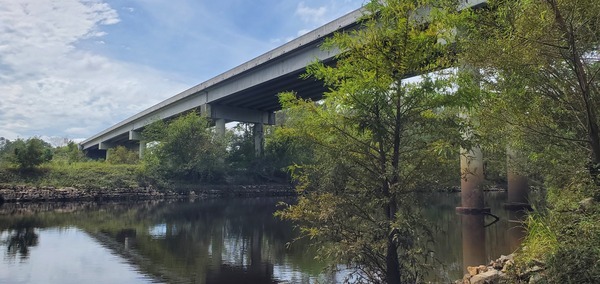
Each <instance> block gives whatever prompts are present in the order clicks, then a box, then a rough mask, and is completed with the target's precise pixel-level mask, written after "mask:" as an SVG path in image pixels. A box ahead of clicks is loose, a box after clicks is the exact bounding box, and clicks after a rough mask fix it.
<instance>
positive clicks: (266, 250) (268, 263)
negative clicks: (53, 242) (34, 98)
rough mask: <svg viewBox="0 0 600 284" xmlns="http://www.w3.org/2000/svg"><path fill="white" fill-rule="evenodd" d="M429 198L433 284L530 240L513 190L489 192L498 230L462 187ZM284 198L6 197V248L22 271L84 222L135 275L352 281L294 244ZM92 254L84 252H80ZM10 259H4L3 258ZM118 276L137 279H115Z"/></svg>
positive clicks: (86, 234)
mask: <svg viewBox="0 0 600 284" xmlns="http://www.w3.org/2000/svg"><path fill="white" fill-rule="evenodd" d="M427 198H428V200H429V201H430V202H429V204H431V205H430V207H427V208H424V213H425V216H426V217H427V219H428V220H429V222H430V223H431V228H432V232H433V234H434V240H435V241H434V243H433V244H432V251H434V252H435V253H434V258H435V259H436V261H437V262H436V265H435V267H439V268H436V269H434V270H433V272H432V273H431V275H430V279H429V280H431V281H436V282H438V283H448V282H452V281H453V280H455V279H459V278H461V277H462V275H463V273H464V272H465V271H464V267H465V266H466V265H479V264H482V263H486V262H489V260H491V259H492V258H497V257H499V256H500V255H501V254H508V253H510V252H512V250H514V249H515V248H516V246H517V245H518V242H519V241H520V239H521V238H522V237H523V230H522V228H520V227H519V228H517V229H514V228H512V227H515V225H519V223H516V222H509V220H520V219H521V218H522V217H523V215H519V214H520V213H511V212H509V211H506V210H504V209H503V207H502V205H503V203H504V202H506V194H505V193H489V194H486V201H487V202H488V203H487V204H486V206H488V207H491V209H492V212H493V213H494V214H496V215H498V216H499V217H500V221H499V222H498V223H496V224H494V225H492V226H489V227H484V225H485V224H486V223H485V222H488V223H489V221H490V219H486V218H485V217H483V216H471V215H463V216H461V215H457V214H456V213H455V209H454V208H455V207H456V206H457V205H458V204H460V195H458V194H436V195H434V196H428V197H427ZM278 201H279V200H278V199H270V198H259V199H213V200H199V201H196V202H165V201H150V202H140V203H135V204H118V203H105V204H95V203H82V204H73V203H64V204H60V203H56V204H45V205H39V204H38V205H36V204H31V205H29V206H31V207H27V206H25V205H18V204H5V205H3V206H0V237H1V240H2V241H1V242H0V249H1V248H3V250H4V251H5V252H6V255H7V256H10V257H12V258H15V257H17V256H18V257H19V258H20V259H23V261H22V262H23V263H21V264H18V265H21V268H14V267H13V268H10V269H17V270H19V269H20V270H21V271H22V270H23V267H25V266H27V265H31V264H30V263H34V262H36V261H37V260H38V258H41V257H42V256H40V255H39V254H37V255H36V254H33V253H32V252H31V248H32V247H35V248H36V250H38V249H39V251H48V250H49V248H48V247H46V246H45V244H46V243H45V240H46V239H45V238H48V237H47V235H44V234H40V233H39V232H40V230H41V231H42V232H45V231H44V230H46V229H51V228H57V229H59V230H58V231H57V232H56V234H59V235H60V234H62V233H61V232H62V231H61V228H63V229H64V228H77V230H71V229H68V230H67V232H68V233H69V234H75V235H77V234H79V235H80V238H85V239H89V242H92V243H95V244H96V245H98V244H99V245H101V247H102V248H103V249H104V250H106V251H107V252H109V254H112V255H113V256H114V257H117V258H118V259H119V260H118V261H115V260H114V259H113V260H111V261H113V262H115V263H117V264H118V265H120V267H121V268H122V267H129V268H127V269H129V272H130V273H134V274H137V275H138V276H137V278H136V279H137V280H136V281H134V282H141V283H147V282H150V281H154V282H164V283H278V282H290V283H314V282H317V281H318V282H319V283H333V282H339V280H341V279H343V278H344V277H345V276H346V275H341V274H344V273H341V272H338V273H337V274H336V273H324V272H323V270H324V268H325V266H324V264H322V263H319V262H317V261H315V260H314V258H313V256H314V252H313V251H312V248H311V247H309V246H308V245H307V243H302V242H297V243H294V244H293V245H291V246H288V245H287V244H288V242H290V241H291V240H293V239H294V237H295V236H296V234H295V233H294V231H293V229H292V226H291V224H289V223H286V222H282V221H281V220H278V219H277V218H274V217H273V213H274V211H275V210H276V203H277V202H278ZM288 201H289V200H288ZM510 228H512V229H510ZM53 236H54V235H53ZM57 239H60V237H57ZM89 242H88V243H89ZM66 245H67V246H68V244H66ZM81 246H85V245H83V244H82V245H81ZM83 252H85V250H83V251H82V252H78V253H83ZM45 253H48V254H51V257H52V258H55V259H60V260H63V259H68V258H69V257H70V256H69V255H67V253H73V252H72V251H71V250H65V251H60V250H49V252H45ZM45 257H46V258H47V257H48V256H45ZM85 257H86V258H87V257H95V256H85ZM107 259H108V258H107ZM7 261H8V260H7V258H5V260H4V262H5V263H6V262H7ZM28 263H29V264H28ZM119 263H120V264H119ZM117 264H114V263H113V264H111V265H112V266H115V265H117ZM68 265H69V264H68V263H66V264H65V266H67V267H68ZM98 265H99V266H101V265H100V264H98ZM112 266H111V267H112ZM25 270H26V269H25ZM48 273H51V272H48ZM82 273H84V274H85V273H86V272H82ZM10 275H11V276H12V275H13V274H10ZM124 275H125V274H124ZM50 276H51V277H50ZM50 276H49V278H48V279H54V280H53V281H54V283H62V282H65V281H66V280H68V279H64V278H61V275H60V274H58V275H54V274H53V275H50ZM1 277H2V275H1V273H0V279H2V278H1ZM115 277H116V276H115ZM0 282H1V281H0ZM51 282H52V281H50V283H51ZM88 282H89V281H88ZM116 282H121V283H128V282H123V281H112V283H116ZM22 283H33V282H27V281H24V282H22ZM89 283H101V282H98V281H92V282H89Z"/></svg>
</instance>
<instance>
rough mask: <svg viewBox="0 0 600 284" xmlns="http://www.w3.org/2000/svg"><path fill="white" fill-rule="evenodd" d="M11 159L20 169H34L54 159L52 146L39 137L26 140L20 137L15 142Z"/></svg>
mask: <svg viewBox="0 0 600 284" xmlns="http://www.w3.org/2000/svg"><path fill="white" fill-rule="evenodd" d="M11 159H12V161H13V162H14V163H15V164H17V166H18V167H19V168H20V169H33V168H34V167H36V166H39V165H41V164H42V163H45V162H49V161H50V160H52V148H51V146H50V145H49V144H48V143H46V142H44V141H43V140H41V139H38V138H30V139H27V140H26V141H23V140H21V139H18V140H17V141H15V142H13V153H12V158H11Z"/></svg>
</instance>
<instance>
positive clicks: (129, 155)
mask: <svg viewBox="0 0 600 284" xmlns="http://www.w3.org/2000/svg"><path fill="white" fill-rule="evenodd" d="M107 156H108V158H107V159H106V162H107V163H109V164H115V165H118V164H130V165H131V164H136V163H137V162H138V161H139V160H140V158H139V154H138V153H137V152H135V151H132V150H129V149H127V148H125V146H117V147H115V148H112V149H109V150H108V154H107Z"/></svg>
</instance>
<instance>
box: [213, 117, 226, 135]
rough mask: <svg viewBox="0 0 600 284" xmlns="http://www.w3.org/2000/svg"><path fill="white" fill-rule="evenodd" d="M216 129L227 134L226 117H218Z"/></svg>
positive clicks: (219, 132)
mask: <svg viewBox="0 0 600 284" xmlns="http://www.w3.org/2000/svg"><path fill="white" fill-rule="evenodd" d="M215 130H216V131H217V134H218V135H221V136H222V135H225V119H223V118H217V119H215Z"/></svg>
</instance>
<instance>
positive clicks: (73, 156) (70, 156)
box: [52, 141, 87, 164]
mask: <svg viewBox="0 0 600 284" xmlns="http://www.w3.org/2000/svg"><path fill="white" fill-rule="evenodd" d="M86 159H87V158H86V157H85V154H84V153H83V151H81V150H80V149H79V146H78V145H77V143H75V142H73V141H69V142H67V145H65V146H62V147H57V148H55V149H54V154H53V158H52V160H53V161H65V162H67V163H69V164H71V163H76V162H83V161H85V160H86Z"/></svg>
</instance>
